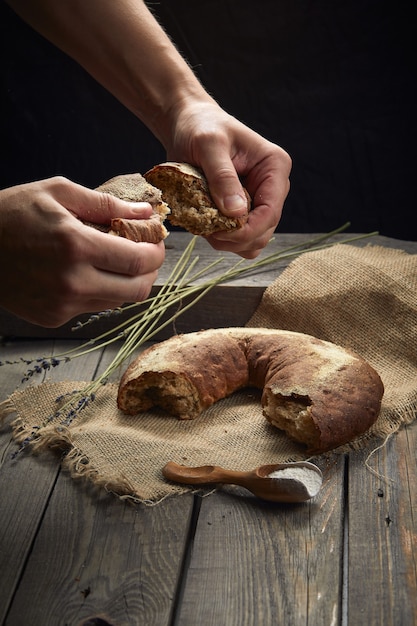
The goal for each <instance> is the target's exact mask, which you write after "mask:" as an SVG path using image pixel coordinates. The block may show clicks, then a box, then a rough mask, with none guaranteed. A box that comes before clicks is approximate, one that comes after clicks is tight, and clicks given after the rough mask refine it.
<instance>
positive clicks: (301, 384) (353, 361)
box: [117, 328, 384, 453]
mask: <svg viewBox="0 0 417 626" xmlns="http://www.w3.org/2000/svg"><path fill="white" fill-rule="evenodd" d="M247 386H254V387H258V388H260V389H263V394H262V406H263V413H264V415H265V417H266V419H267V420H268V421H269V422H270V423H271V424H272V425H273V426H276V427H277V428H279V429H281V430H284V431H285V432H286V433H287V434H288V435H289V436H290V437H291V438H293V439H294V440H296V441H298V442H300V443H302V444H304V445H306V446H307V448H308V451H309V452H310V453H318V452H324V451H327V450H330V449H332V448H335V447H337V446H339V445H341V444H344V443H347V442H348V441H351V440H352V439H354V438H355V437H356V436H358V435H360V434H362V433H363V432H365V431H366V430H368V428H369V427H370V426H371V425H372V424H373V423H374V422H375V420H376V419H377V417H378V414H379V411H380V406H381V399H382V395H383V392H384V387H383V384H382V381H381V379H380V377H379V375H378V373H377V372H376V371H375V370H374V369H373V368H372V367H371V366H370V365H369V364H368V363H367V362H366V361H365V360H364V359H362V358H361V357H360V356H358V355H356V354H353V353H351V352H349V351H347V350H345V349H343V348H341V347H339V346H336V345H334V344H332V343H329V342H326V341H322V340H319V339H316V338H315V337H312V336H310V335H304V334H302V333H296V332H289V331H282V330H270V329H263V328H225V329H211V330H206V331H200V332H196V333H189V334H184V335H177V336H175V337H172V338H171V339H168V340H167V341H164V342H162V343H159V344H156V345H155V346H153V347H151V348H149V349H148V350H146V351H145V352H143V353H142V354H141V355H140V356H139V357H138V358H137V359H136V360H135V361H134V362H132V363H131V364H130V366H129V367H128V368H127V370H126V372H125V373H124V375H123V377H122V379H121V381H120V385H119V392H118V398H117V402H118V407H119V408H120V409H121V410H122V411H123V412H125V413H128V414H131V415H134V414H137V413H140V412H143V411H146V410H148V409H151V408H152V407H161V408H162V409H164V410H166V411H167V412H168V413H170V414H172V415H175V416H177V417H178V418H180V419H194V418H196V417H197V416H198V415H199V414H200V413H201V411H203V410H204V409H205V408H207V407H209V406H210V405H212V404H213V403H214V402H216V401H217V400H219V399H221V398H224V397H226V396H228V395H230V394H231V393H233V392H234V391H237V390H238V389H242V388H244V387H247Z"/></svg>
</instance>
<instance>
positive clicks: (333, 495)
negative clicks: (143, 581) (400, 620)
mask: <svg viewBox="0 0 417 626" xmlns="http://www.w3.org/2000/svg"><path fill="white" fill-rule="evenodd" d="M322 469H323V471H324V476H325V481H324V485H323V488H322V490H321V492H320V494H319V495H318V496H317V497H316V498H315V499H314V500H312V501H311V502H309V503H305V504H302V505H273V504H270V503H264V502H262V501H260V500H257V499H255V498H253V497H251V496H247V497H245V496H242V495H240V496H233V495H231V494H229V493H227V490H226V488H224V491H223V492H219V493H217V494H214V495H210V496H208V497H207V498H203V499H202V501H201V511H200V515H199V518H198V524H197V528H196V534H195V540H194V546H193V550H192V556H191V560H190V565H189V569H188V573H187V577H186V582H185V588H184V590H183V599H182V603H181V606H180V611H179V615H178V624H181V626H195V624H202V625H209V624H210V625H211V624H227V625H228V626H249V625H252V626H253V625H255V624H268V625H269V624H271V625H272V624H274V625H275V624H285V626H292V625H294V626H295V625H297V626H300V625H301V624H336V623H338V622H339V620H340V618H341V615H340V598H341V586H342V549H343V536H342V524H341V520H342V516H343V475H344V459H343V457H342V456H338V457H334V458H333V457H332V461H331V462H329V465H327V466H326V467H323V468H322Z"/></svg>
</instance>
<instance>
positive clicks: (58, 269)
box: [0, 177, 165, 327]
mask: <svg viewBox="0 0 417 626" xmlns="http://www.w3.org/2000/svg"><path fill="white" fill-rule="evenodd" d="M151 214H152V207H151V206H150V205H148V204H147V203H135V204H133V203H128V202H124V201H123V200H119V199H118V198H115V197H113V196H110V195H108V194H104V193H99V192H97V191H92V190H89V189H86V188H84V187H82V186H80V185H77V184H76V183H73V182H71V181H69V180H67V179H65V178H61V177H55V178H51V179H48V180H44V181H39V182H36V183H28V184H24V185H18V186H16V187H10V188H9V189H4V190H2V191H0V284H1V286H2V288H1V291H0V306H2V307H3V308H5V309H7V310H9V311H11V312H12V313H14V314H16V315H18V316H19V317H22V318H23V319H25V320H27V321H29V322H32V323H35V324H39V325H42V326H45V327H57V326H60V325H62V324H64V323H65V322H67V321H68V320H70V319H72V318H73V317H75V316H77V315H80V314H81V313H87V312H93V311H94V312H96V311H102V310H105V309H109V308H115V307H117V306H120V305H121V304H123V303H125V302H136V301H141V300H144V299H145V298H146V297H147V296H148V294H149V292H150V290H151V287H152V284H153V282H154V281H155V278H156V275H157V270H158V268H159V267H160V265H161V264H162V262H163V260H164V250H165V249H164V245H163V243H160V244H157V245H155V244H148V243H134V242H132V241H128V240H126V239H122V238H120V237H115V236H112V235H108V234H107V233H103V232H99V231H98V230H95V229H94V228H91V227H90V226H86V225H85V224H84V223H83V221H89V222H94V223H103V224H104V223H109V222H110V220H111V218H112V217H125V218H130V219H142V218H143V219H146V218H147V217H149V216H150V215H151Z"/></svg>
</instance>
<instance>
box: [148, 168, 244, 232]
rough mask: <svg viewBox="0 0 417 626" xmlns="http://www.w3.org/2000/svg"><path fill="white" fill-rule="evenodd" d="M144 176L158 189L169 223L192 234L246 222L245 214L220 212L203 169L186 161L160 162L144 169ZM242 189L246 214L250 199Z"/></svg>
mask: <svg viewBox="0 0 417 626" xmlns="http://www.w3.org/2000/svg"><path fill="white" fill-rule="evenodd" d="M144 177H145V179H146V180H147V181H148V182H149V183H151V184H152V185H154V186H155V187H158V188H159V189H161V191H162V198H163V200H164V201H165V202H166V203H167V204H168V205H169V207H170V209H171V212H170V214H169V216H168V219H169V221H170V222H171V224H173V225H174V226H181V227H182V228H185V229H186V230H188V231H189V232H190V233H193V234H194V235H203V236H208V235H211V234H212V233H215V232H218V231H225V230H226V231H230V230H236V229H238V228H241V227H242V226H243V225H244V224H245V223H246V222H247V219H248V214H246V215H245V216H242V217H239V218H231V217H227V216H226V215H223V214H222V213H221V212H220V211H219V209H218V208H217V207H216V205H215V203H214V200H213V198H212V197H211V195H210V191H209V188H208V184H207V180H206V178H205V176H204V174H203V172H202V171H201V170H200V169H198V168H196V167H194V166H192V165H190V164H188V163H177V162H175V161H167V162H166V163H160V164H159V165H155V167H153V168H152V169H150V170H149V171H148V172H146V173H145V174H144ZM244 191H245V194H246V197H247V203H248V205H247V210H248V213H249V210H250V206H251V200H250V196H249V194H248V193H247V191H246V190H244Z"/></svg>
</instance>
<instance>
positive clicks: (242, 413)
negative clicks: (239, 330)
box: [1, 244, 417, 503]
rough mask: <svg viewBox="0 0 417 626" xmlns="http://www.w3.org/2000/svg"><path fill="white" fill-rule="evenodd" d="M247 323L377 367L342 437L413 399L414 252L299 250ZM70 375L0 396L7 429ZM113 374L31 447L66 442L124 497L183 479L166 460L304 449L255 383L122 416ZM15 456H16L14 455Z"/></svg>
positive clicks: (389, 418) (22, 428)
mask: <svg viewBox="0 0 417 626" xmlns="http://www.w3.org/2000/svg"><path fill="white" fill-rule="evenodd" d="M247 325H248V326H254V327H255V326H256V327H262V326H263V327H268V328H283V329H288V330H295V331H300V332H304V333H308V334H312V335H315V336H317V337H320V338H322V339H326V340H329V341H333V342H334V343H338V344H340V345H342V346H345V347H348V348H351V349H353V350H355V351H356V352H358V353H359V354H361V355H362V356H363V357H365V358H366V359H367V360H368V361H369V362H370V363H371V365H373V366H374V367H375V369H376V370H377V371H378V372H379V374H380V376H381V378H382V380H383V382H384V385H385V394H384V399H383V406H382V411H381V414H380V417H379V419H378V421H377V422H376V424H375V425H374V427H373V428H372V429H371V431H369V433H367V435H366V436H362V437H361V438H360V439H358V440H356V441H355V442H352V444H351V446H350V447H349V446H345V447H344V448H343V450H341V449H339V451H342V452H345V451H346V450H349V449H351V448H352V447H353V448H355V447H361V446H365V445H367V446H374V448H375V447H377V446H378V445H380V444H381V441H383V439H384V438H385V437H386V436H387V435H389V434H390V433H392V432H395V431H396V430H397V429H398V428H400V426H401V425H402V424H405V423H408V422H410V421H412V420H413V419H414V418H415V416H416V410H417V255H409V254H406V253H404V252H402V251H399V250H392V249H386V248H382V247H379V246H366V247H365V248H358V247H354V246H350V245H340V244H339V245H335V246H333V247H331V248H328V249H325V250H323V251H316V252H307V253H304V254H302V255H301V256H300V257H298V258H297V259H296V260H294V261H293V262H292V263H291V265H290V266H289V267H288V268H287V269H285V270H284V272H283V273H282V274H281V275H280V276H279V277H278V278H277V279H276V280H275V281H274V282H273V283H272V284H271V285H270V287H269V288H268V289H267V290H266V292H265V294H264V297H263V299H262V302H261V304H260V305H259V307H258V310H257V311H256V312H255V314H254V315H253V317H252V318H251V319H250V320H249V321H248V324H247ZM74 387H79V383H74V382H68V383H44V384H42V385H40V386H33V387H29V388H27V389H25V390H23V391H16V392H15V393H14V394H12V396H11V397H10V398H9V399H8V400H7V401H6V402H4V403H3V404H2V409H1V410H2V414H3V418H4V417H5V415H7V414H10V413H15V415H16V417H15V419H14V422H13V426H14V434H15V437H16V438H17V439H18V440H22V439H23V438H24V437H25V436H27V435H28V434H29V433H30V432H31V430H32V426H33V425H38V424H40V423H42V421H43V420H44V419H45V417H46V416H48V415H50V414H51V412H53V410H54V408H53V407H54V405H55V399H56V398H57V396H59V395H60V394H62V393H64V392H65V391H71V390H72V389H74ZM116 391H117V386H116V385H115V384H108V385H106V386H104V387H103V388H102V391H101V393H99V394H98V396H97V398H96V400H95V401H94V402H93V403H92V404H91V405H90V406H89V407H88V408H87V409H85V410H84V411H83V412H82V413H81V414H80V416H79V417H78V418H77V419H76V420H75V421H74V422H73V424H72V425H71V426H70V427H69V428H63V427H60V426H58V425H57V424H56V423H55V424H54V423H52V424H50V425H48V426H47V427H46V428H44V429H41V430H40V431H39V439H38V442H37V446H36V448H37V449H38V450H39V451H42V450H45V449H47V448H50V447H59V448H60V449H61V450H65V451H66V454H65V456H64V457H63V463H64V465H65V466H66V467H67V468H68V469H69V470H70V471H71V473H72V475H73V476H74V477H82V476H85V477H87V478H89V479H90V480H91V481H92V482H93V483H95V484H96V485H99V486H103V487H105V488H107V489H108V490H110V491H113V492H115V493H117V494H118V495H120V496H121V497H127V498H133V499H134V500H137V501H141V502H147V503H154V502H157V501H159V500H161V499H162V498H164V497H165V496H167V495H169V494H173V493H183V492H185V491H188V490H189V489H191V487H186V486H182V485H176V484H171V483H169V482H167V481H165V479H164V478H163V476H162V473H161V469H162V467H163V466H164V465H165V463H166V462H167V461H170V460H173V461H176V462H178V463H182V464H184V465H189V466H196V465H205V464H216V465H222V466H224V467H227V468H232V469H242V470H244V469H252V468H254V467H256V466H258V465H261V464H264V463H274V462H281V461H287V460H299V459H304V458H306V454H305V451H304V450H303V449H301V448H300V447H299V446H298V445H296V444H294V443H292V442H291V441H289V439H288V438H287V437H286V436H285V435H284V434H282V433H280V432H279V431H278V430H277V429H274V428H273V427H272V426H270V425H269V424H268V423H267V421H266V420H265V418H263V416H262V411H261V407H260V392H259V391H257V390H252V389H247V390H244V391H243V392H240V393H236V394H234V395H233V396H232V397H230V398H227V399H225V400H222V401H220V402H218V403H217V404H216V405H214V406H213V407H211V408H210V409H208V410H207V411H205V412H204V413H203V414H202V415H201V416H200V417H199V418H198V419H197V420H195V421H191V422H189V421H182V422H181V421H178V420H176V419H175V418H172V417H168V416H166V415H164V414H163V413H162V412H160V413H147V414H143V415H140V416H137V417H127V416H125V415H123V414H122V413H120V412H119V411H118V410H117V408H116V402H115V397H116ZM16 462H18V459H17V461H16Z"/></svg>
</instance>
